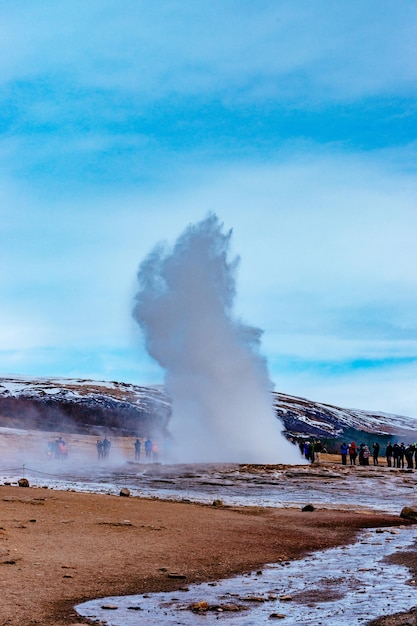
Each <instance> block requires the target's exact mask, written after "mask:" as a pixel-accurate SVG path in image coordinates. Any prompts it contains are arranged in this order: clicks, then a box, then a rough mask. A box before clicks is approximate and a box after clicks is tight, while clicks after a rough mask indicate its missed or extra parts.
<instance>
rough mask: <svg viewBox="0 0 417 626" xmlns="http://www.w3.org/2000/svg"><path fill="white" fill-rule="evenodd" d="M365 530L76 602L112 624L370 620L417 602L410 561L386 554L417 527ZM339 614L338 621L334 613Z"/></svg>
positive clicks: (405, 544)
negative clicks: (298, 555) (258, 563)
mask: <svg viewBox="0 0 417 626" xmlns="http://www.w3.org/2000/svg"><path fill="white" fill-rule="evenodd" d="M381 531H382V529H379V531H377V532H376V531H366V532H363V533H361V535H360V537H359V539H358V541H357V542H356V543H355V544H353V545H350V546H341V547H338V548H331V549H329V550H325V551H323V552H315V553H314V554H312V555H311V556H308V557H306V558H304V559H302V560H299V561H291V562H282V563H279V564H275V565H269V566H267V567H265V568H264V569H263V570H262V571H259V572H257V573H252V574H248V575H245V576H238V577H234V578H230V579H227V580H223V581H219V582H217V583H204V584H198V585H191V586H190V588H189V589H187V588H184V587H183V589H182V590H181V591H178V592H170V593H155V594H146V595H134V596H119V597H110V598H105V599H98V600H93V601H90V602H86V603H84V604H81V605H79V606H77V607H76V610H77V612H78V613H79V614H80V615H82V616H83V617H88V618H90V619H95V620H99V621H100V623H102V624H107V625H108V626H137V625H138V624H141V625H144V626H145V625H149V626H150V625H155V624H164V626H165V624H166V625H169V624H177V625H183V626H196V625H198V624H204V625H209V624H214V623H216V624H218V623H219V620H220V622H221V621H223V622H224V624H231V625H233V626H238V625H239V626H241V625H242V626H243V625H244V626H259V625H261V624H270V623H271V620H276V621H279V622H281V623H283V624H304V625H307V624H308V625H309V626H319V625H321V624H323V625H324V624H326V625H328V624H335V623H337V624H338V626H344V625H346V626H352V625H354V624H364V623H366V622H367V621H369V620H371V619H373V618H376V617H379V616H381V615H389V614H392V613H395V612H399V611H406V610H408V609H410V608H411V607H413V606H414V605H415V604H416V603H417V588H416V585H415V581H414V580H412V579H411V577H410V574H409V572H408V570H407V568H405V567H403V566H399V565H391V564H389V563H387V562H384V558H385V557H386V556H388V555H389V554H392V553H393V552H396V551H398V550H406V549H409V548H410V547H412V546H413V544H414V541H415V540H416V539H417V530H414V529H409V528H407V529H405V528H404V529H400V530H397V529H392V528H391V529H384V532H381ZM336 618H337V621H336Z"/></svg>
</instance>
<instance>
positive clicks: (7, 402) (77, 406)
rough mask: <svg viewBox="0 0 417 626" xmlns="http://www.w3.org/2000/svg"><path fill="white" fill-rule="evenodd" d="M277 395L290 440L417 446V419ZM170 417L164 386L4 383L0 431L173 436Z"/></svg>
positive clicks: (15, 379)
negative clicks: (385, 440) (394, 441)
mask: <svg viewBox="0 0 417 626" xmlns="http://www.w3.org/2000/svg"><path fill="white" fill-rule="evenodd" d="M272 395H273V406H274V409H275V412H276V415H277V416H278V417H279V418H280V420H281V421H282V423H283V425H284V429H285V430H284V432H285V433H286V435H287V436H292V437H296V438H298V437H316V438H320V439H328V440H331V439H338V440H340V439H342V438H344V437H345V438H347V439H348V438H355V439H358V438H359V435H360V436H362V438H365V439H368V438H372V437H375V436H378V437H396V438H401V440H404V441H415V440H417V432H416V431H417V420H416V419H415V418H412V417H405V416H400V415H393V414H390V413H382V412H370V411H362V410H360V409H343V408H340V407H337V406H332V405H330V404H323V403H320V402H313V401H311V400H307V399H305V398H299V397H296V396H289V395H286V394H283V393H276V392H274V393H273V394H272ZM170 414H171V405H170V398H169V396H168V395H167V393H166V392H165V390H164V388H163V387H162V386H158V385H155V386H139V385H132V384H128V383H122V382H114V381H113V382H105V381H93V380H86V379H80V378H74V379H68V378H33V377H24V376H7V377H6V376H5V377H0V426H7V427H12V428H25V429H39V430H51V431H54V430H55V431H56V430H63V431H72V432H89V433H97V434H102V432H103V431H112V432H117V433H119V434H121V435H132V436H136V435H139V436H146V435H149V434H151V433H154V432H161V431H162V432H163V431H166V430H169V418H170Z"/></svg>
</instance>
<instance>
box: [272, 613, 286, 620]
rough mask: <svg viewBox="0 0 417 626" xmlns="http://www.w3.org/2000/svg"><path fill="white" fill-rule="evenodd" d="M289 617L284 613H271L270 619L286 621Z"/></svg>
mask: <svg viewBox="0 0 417 626" xmlns="http://www.w3.org/2000/svg"><path fill="white" fill-rule="evenodd" d="M286 617H287V616H286V615H284V613H271V615H270V616H269V619H285V618H286Z"/></svg>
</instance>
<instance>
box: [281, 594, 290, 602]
mask: <svg viewBox="0 0 417 626" xmlns="http://www.w3.org/2000/svg"><path fill="white" fill-rule="evenodd" d="M279 599H280V601H281V602H291V600H292V596H290V595H286V596H280V597H279Z"/></svg>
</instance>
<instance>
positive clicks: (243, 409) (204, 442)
mask: <svg viewBox="0 0 417 626" xmlns="http://www.w3.org/2000/svg"><path fill="white" fill-rule="evenodd" d="M230 238H231V231H230V232H228V233H226V234H223V232H222V224H220V223H219V220H218V218H217V216H216V215H213V214H211V215H209V216H208V217H207V218H206V219H205V220H203V221H202V222H200V223H198V224H194V225H190V226H189V227H188V228H187V229H186V230H185V231H184V233H183V234H182V235H181V236H180V237H179V238H178V240H177V242H176V244H175V246H174V247H173V249H172V250H168V249H167V248H166V247H164V246H162V245H158V246H157V247H156V248H155V249H154V250H153V251H152V252H151V253H150V255H149V256H148V257H147V258H146V259H145V260H144V261H143V262H142V264H141V265H140V268H139V273H138V279H139V285H140V289H139V292H138V294H137V296H136V306H135V309H134V317H135V319H136V320H137V322H138V323H139V324H140V326H141V327H142V329H143V331H144V334H145V338H146V348H147V350H148V352H149V354H150V355H151V356H152V357H153V358H154V359H155V360H156V361H157V362H158V363H159V364H160V365H161V366H162V367H163V368H164V370H165V385H166V389H167V391H168V393H169V394H170V396H171V398H172V419H171V423H170V430H171V433H172V435H173V438H174V447H175V453H176V460H178V461H187V462H197V461H200V462H201V461H205V462H210V461H213V462H215V461H216V462H217V461H221V462H251V463H299V462H300V457H299V454H298V451H297V449H296V447H295V446H293V445H292V444H291V443H289V442H288V441H287V440H286V439H285V437H284V436H283V435H282V434H281V431H282V428H283V426H282V424H281V423H280V422H279V420H278V419H277V418H276V417H275V414H274V411H273V408H272V396H271V393H270V390H271V387H272V385H271V383H270V381H269V377H268V372H267V366H266V362H265V360H264V359H263V358H262V357H261V356H260V353H259V347H260V337H261V331H260V330H259V329H257V328H253V327H250V326H247V325H245V324H242V323H241V322H240V321H238V320H237V319H235V318H234V317H233V311H232V307H233V301H234V296H235V273H236V269H237V265H238V262H239V259H238V258H235V259H232V260H228V253H229V246H230Z"/></svg>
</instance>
